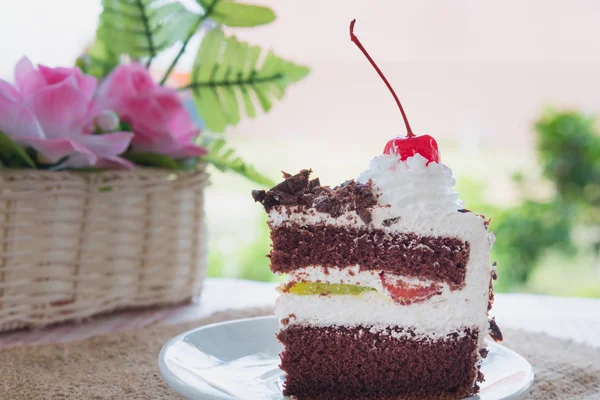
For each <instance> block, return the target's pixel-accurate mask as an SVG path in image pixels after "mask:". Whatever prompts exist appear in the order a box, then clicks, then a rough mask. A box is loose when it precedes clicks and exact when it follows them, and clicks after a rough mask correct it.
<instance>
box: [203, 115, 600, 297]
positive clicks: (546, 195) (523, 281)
mask: <svg viewBox="0 0 600 400" xmlns="http://www.w3.org/2000/svg"><path fill="white" fill-rule="evenodd" d="M533 129H534V130H535V146H536V160H537V161H536V162H538V163H539V170H540V171H541V174H535V173H532V172H531V171H529V170H518V171H513V172H512V183H513V187H514V190H516V191H517V196H516V197H517V198H518V199H519V201H518V202H517V203H516V204H512V205H510V206H499V205H498V204H491V202H489V201H486V200H485V196H484V194H485V193H486V185H487V183H486V181H483V180H479V179H476V178H472V177H469V176H459V177H458V179H457V181H458V183H457V186H456V190H457V191H458V192H459V193H460V194H461V198H462V199H463V200H464V201H465V203H466V205H467V207H468V208H469V209H472V210H474V211H476V212H477V213H482V214H484V215H486V216H492V221H491V224H490V229H491V230H492V231H494V232H495V233H496V236H497V240H496V244H495V245H494V248H493V251H492V260H497V261H498V275H499V279H498V281H497V283H496V289H497V290H498V291H504V292H510V291H520V292H533V293H546V294H553V295H565V296H583V297H600V136H599V135H598V131H597V128H596V126H595V120H594V118H593V117H590V116H587V115H584V114H582V113H579V112H573V111H557V110H552V109H550V110H547V111H546V112H544V114H543V115H542V116H541V117H540V118H539V119H538V121H537V122H536V123H535V125H534V126H533ZM248 198H249V197H248ZM249 201H251V200H250V199H249ZM252 232H253V235H250V236H249V237H248V238H246V236H244V237H245V238H246V239H244V240H239V238H238V239H237V240H236V239H234V238H233V237H232V238H231V240H230V241H228V239H227V238H225V239H223V238H221V239H220V240H211V244H210V245H209V247H210V252H209V270H208V275H209V276H213V277H234V278H241V279H251V280H259V281H273V280H279V279H281V278H279V277H276V276H274V275H273V274H272V273H271V272H270V271H269V268H268V259H267V258H266V257H265V254H266V253H268V251H269V243H270V240H269V232H268V229H267V226H266V216H262V217H261V218H259V220H257V221H255V223H254V224H253V227H252Z"/></svg>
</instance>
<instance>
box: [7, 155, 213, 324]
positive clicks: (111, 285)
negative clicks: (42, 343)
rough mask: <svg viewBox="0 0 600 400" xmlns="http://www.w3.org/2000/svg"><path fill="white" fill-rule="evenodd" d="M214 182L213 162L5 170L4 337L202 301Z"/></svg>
mask: <svg viewBox="0 0 600 400" xmlns="http://www.w3.org/2000/svg"><path fill="white" fill-rule="evenodd" d="M207 182H208V175H207V174H206V172H205V165H201V166H199V168H198V169H197V170H195V171H192V172H177V173H173V172H171V171H166V170H160V169H151V168H137V169H136V170H135V171H105V172H70V171H65V172H54V171H39V170H10V169H3V170H2V169H0V332H2V331H8V330H13V329H18V328H24V327H29V328H37V327H43V326H46V325H50V324H55V323H59V322H64V321H69V320H80V319H82V318H86V317H90V316H92V315H96V314H100V313H106V312H109V311H114V310H117V309H126V308H136V307H149V306H156V305H166V304H177V303H184V302H187V301H189V300H191V298H192V297H193V296H196V295H198V294H199V293H200V289H201V283H202V281H203V278H204V272H205V269H206V229H205V221H204V196H203V192H204V187H205V186H206V184H207Z"/></svg>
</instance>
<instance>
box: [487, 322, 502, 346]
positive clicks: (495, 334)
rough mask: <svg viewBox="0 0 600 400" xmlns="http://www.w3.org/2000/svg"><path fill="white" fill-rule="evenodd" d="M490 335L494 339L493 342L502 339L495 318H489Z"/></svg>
mask: <svg viewBox="0 0 600 400" xmlns="http://www.w3.org/2000/svg"><path fill="white" fill-rule="evenodd" d="M490 336H491V337H492V339H494V342H501V341H503V340H504V338H503V337H502V332H501V331H500V327H499V326H498V324H497V323H496V318H492V319H490Z"/></svg>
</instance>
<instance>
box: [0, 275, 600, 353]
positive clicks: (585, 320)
mask: <svg viewBox="0 0 600 400" xmlns="http://www.w3.org/2000/svg"><path fill="white" fill-rule="evenodd" d="M276 286H277V284H274V283H262V282H252V281H241V280H233V279H207V280H206V282H205V283H204V289H203V292H202V295H201V296H200V297H199V298H197V299H195V300H194V302H193V303H192V304H189V305H185V306H177V307H167V308H160V309H153V310H144V311H128V312H120V313H116V314H112V315H107V316H101V317H96V318H93V319H91V320H88V321H86V322H83V323H79V324H66V325H61V326H57V327H52V328H48V329H42V330H37V331H18V332H8V333H4V334H0V347H7V346H13V345H31V344H38V343H60V342H69V341H73V340H80V339H85V338H88V337H91V336H95V335H100V334H106V333H111V332H116V331H119V330H123V329H128V328H138V327H142V326H145V325H148V324H151V323H165V324H173V323H178V322H184V321H190V320H194V319H199V318H202V317H204V316H207V315H209V314H212V313H214V312H217V311H224V310H231V309H244V308H250V307H268V306H272V305H273V303H274V301H275V298H276V297H277V292H276V291H275V287H276ZM491 314H492V315H494V316H495V317H496V321H497V322H498V325H499V326H500V327H501V328H518V329H525V330H529V331H535V332H544V333H547V334H548V335H551V336H556V337H560V338H565V339H572V340H574V341H577V342H581V343H587V344H589V345H592V346H596V347H600V300H598V299H581V298H566V297H550V296H539V295H530V294H497V295H496V300H495V302H494V308H493V310H492V313H491Z"/></svg>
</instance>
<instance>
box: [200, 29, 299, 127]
mask: <svg viewBox="0 0 600 400" xmlns="http://www.w3.org/2000/svg"><path fill="white" fill-rule="evenodd" d="M260 54H261V50H260V48H259V47H257V46H251V45H249V44H248V43H245V42H241V41H239V40H238V39H237V38H235V37H234V36H231V37H226V36H225V35H224V33H223V32H222V31H221V30H220V29H214V30H212V31H210V32H208V33H207V34H206V36H205V37H204V39H203V40H202V44H201V45H200V50H199V51H198V56H197V57H196V61H195V63H194V67H193V69H192V76H191V80H192V82H191V84H190V85H189V88H190V89H192V94H193V97H194V100H195V104H196V106H197V108H198V114H199V115H200V117H201V118H202V120H203V121H204V122H205V123H206V126H207V128H208V129H209V130H211V131H213V132H222V131H223V130H225V128H226V127H227V126H229V125H236V124H237V123H238V122H239V121H240V118H241V115H240V109H241V108H242V107H240V103H242V102H243V104H244V107H243V108H245V110H246V114H247V115H248V116H249V117H251V118H253V117H254V116H255V115H256V110H255V105H256V103H258V105H259V106H260V108H261V109H262V110H263V111H264V112H268V111H269V110H270V109H271V108H272V106H273V101H274V100H279V99H281V98H282V97H283V95H284V93H285V90H286V89H287V87H288V86H289V84H290V83H294V82H298V81H299V80H301V79H302V78H304V77H305V76H306V75H307V74H308V72H309V69H308V68H307V67H305V66H301V65H297V64H294V63H292V62H290V61H286V60H284V59H282V58H280V57H279V56H277V55H275V53H273V52H269V53H268V54H267V55H266V56H265V57H264V61H263V62H262V63H259V62H258V60H259V59H260ZM252 93H253V94H254V97H253V96H252V95H251V94H252Z"/></svg>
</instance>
